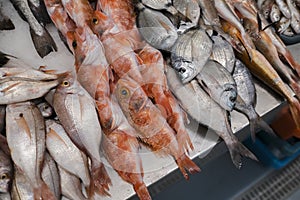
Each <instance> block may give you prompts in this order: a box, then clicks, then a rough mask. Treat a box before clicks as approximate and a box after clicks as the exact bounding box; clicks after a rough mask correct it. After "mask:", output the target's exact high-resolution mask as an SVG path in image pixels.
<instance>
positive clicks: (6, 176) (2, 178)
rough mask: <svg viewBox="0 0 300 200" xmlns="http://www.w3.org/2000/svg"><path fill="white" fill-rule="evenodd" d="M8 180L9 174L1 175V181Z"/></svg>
mask: <svg viewBox="0 0 300 200" xmlns="http://www.w3.org/2000/svg"><path fill="white" fill-rule="evenodd" d="M7 178H8V175H7V174H1V176H0V179H1V180H4V179H7Z"/></svg>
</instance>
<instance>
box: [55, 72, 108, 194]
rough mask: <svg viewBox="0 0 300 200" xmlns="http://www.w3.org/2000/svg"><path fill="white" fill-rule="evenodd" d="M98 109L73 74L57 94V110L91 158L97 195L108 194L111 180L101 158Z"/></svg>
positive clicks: (76, 142)
mask: <svg viewBox="0 0 300 200" xmlns="http://www.w3.org/2000/svg"><path fill="white" fill-rule="evenodd" d="M95 106H96V105H95V101H94V99H93V98H92V97H91V96H90V95H89V93H88V92H87V91H86V90H85V89H84V88H83V87H82V86H81V85H80V84H79V82H78V81H77V80H76V79H75V77H74V75H72V74H69V76H67V77H66V78H65V79H64V80H63V81H62V84H61V85H59V86H58V87H57V89H56V91H55V94H54V102H53V107H54V110H55V112H56V114H57V116H58V118H59V120H60V121H61V123H62V124H63V126H64V128H65V130H66V132H67V133H68V135H69V137H70V138H71V140H72V141H73V142H74V144H75V145H76V146H77V147H78V148H79V149H80V150H82V151H83V152H84V153H86V154H87V156H88V157H89V158H90V159H91V165H92V166H91V179H92V182H93V184H95V187H96V188H97V191H96V192H99V193H100V194H102V195H109V194H108V190H109V185H111V180H110V178H109V176H108V174H107V172H106V169H105V167H104V165H103V163H102V161H101V158H100V152H99V146H100V142H101V136H102V130H101V127H100V123H99V120H98V115H97V111H96V108H95ZM93 184H92V185H93Z"/></svg>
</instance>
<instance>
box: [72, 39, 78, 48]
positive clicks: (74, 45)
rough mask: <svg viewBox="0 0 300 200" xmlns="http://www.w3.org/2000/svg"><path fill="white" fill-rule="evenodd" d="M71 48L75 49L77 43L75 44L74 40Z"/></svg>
mask: <svg viewBox="0 0 300 200" xmlns="http://www.w3.org/2000/svg"><path fill="white" fill-rule="evenodd" d="M72 47H73V48H74V49H75V48H76V47H77V42H76V40H73V42H72Z"/></svg>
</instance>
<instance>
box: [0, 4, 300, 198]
mask: <svg viewBox="0 0 300 200" xmlns="http://www.w3.org/2000/svg"><path fill="white" fill-rule="evenodd" d="M26 2H27V1H26ZM44 2H45V6H46V9H47V12H48V14H49V16H50V18H51V20H52V21H53V23H54V24H55V26H56V27H57V29H58V30H59V31H60V33H61V35H62V36H63V37H64V38H65V40H66V42H67V45H68V47H69V49H70V51H71V52H72V53H73V55H74V59H75V63H74V72H73V73H62V74H53V73H52V72H51V71H47V70H44V69H42V71H40V70H29V69H26V70H24V69H23V70H22V69H19V68H1V70H2V71H1V70H0V72H1V73H0V75H1V79H0V88H1V93H0V94H1V99H2V100H1V101H0V104H1V105H6V107H2V111H3V109H5V111H6V114H2V118H1V119H2V120H1V121H0V122H2V123H3V119H5V121H6V125H5V134H6V138H5V137H1V140H0V142H1V144H3V145H1V151H0V153H2V152H3V154H0V156H1V157H0V158H1V159H2V160H1V162H0V164H3V165H4V167H2V166H1V165H0V167H2V168H0V170H2V171H3V173H2V171H0V172H1V174H0V178H1V180H0V181H2V182H1V183H4V184H3V185H4V186H5V187H4V189H3V191H4V192H7V191H9V185H10V181H11V177H12V173H14V180H13V184H12V190H11V194H12V198H13V199H36V200H37V199H60V198H61V197H62V196H64V197H67V198H69V199H93V198H95V199H97V196H98V195H100V196H108V195H109V188H110V186H111V184H113V183H112V181H111V179H110V177H109V175H108V173H107V172H106V169H105V166H104V164H103V162H102V158H101V156H100V153H101V152H103V154H104V156H105V157H106V159H107V161H108V163H109V164H110V165H111V166H112V167H113V168H114V170H115V171H116V172H117V173H118V175H119V176H120V177H121V178H122V179H123V180H124V181H126V182H128V183H130V184H132V186H133V188H134V190H135V191H136V193H137V195H138V197H139V198H140V199H151V196H150V194H149V192H148V190H147V187H146V185H145V183H144V181H143V175H144V173H143V165H142V162H141V158H140V154H139V151H140V146H141V145H143V146H145V147H147V148H148V149H150V150H151V151H152V152H154V153H155V154H157V155H159V156H171V157H173V158H174V161H175V162H176V164H177V165H178V167H179V170H180V171H181V172H182V174H183V176H184V177H185V178H186V179H188V178H189V175H188V173H191V174H193V173H196V172H199V171H200V169H199V167H198V166H197V165H196V164H195V163H194V162H193V161H192V160H191V159H190V158H189V157H188V153H189V152H190V151H191V150H193V144H192V141H191V139H190V137H189V134H188V132H187V129H186V124H187V123H188V119H187V115H186V113H188V114H189V116H190V117H192V118H193V119H194V120H196V121H197V122H199V123H200V124H203V125H205V126H207V127H208V128H209V129H211V130H213V131H215V132H216V133H217V134H218V135H219V136H220V137H221V138H222V139H223V140H224V142H225V143H226V145H227V146H228V149H229V152H230V155H231V158H232V161H233V163H234V165H235V166H236V167H238V168H240V167H241V163H242V162H241V158H242V156H246V157H249V158H251V159H254V160H256V157H255V156H254V155H253V154H252V153H251V152H250V151H249V150H248V149H247V148H246V147H245V146H243V145H242V144H241V143H240V142H239V141H238V139H237V138H236V137H235V136H234V134H233V133H232V129H231V127H230V119H229V112H230V111H232V110H233V109H235V110H237V111H239V112H242V113H243V114H245V115H246V116H247V117H248V119H249V122H250V128H251V135H252V137H253V138H254V136H255V131H256V129H257V128H262V129H264V130H265V131H266V132H268V133H270V134H274V133H273V131H272V129H271V128H270V127H269V126H268V125H267V124H266V123H265V122H264V121H263V120H262V119H261V118H260V117H259V115H258V114H257V112H256V111H255V103H256V94H255V87H254V84H253V82H252V78H251V74H250V72H249V71H248V69H250V71H251V72H252V73H253V74H254V75H255V76H257V77H258V78H260V79H261V80H262V81H263V82H265V83H266V84H267V85H268V86H270V87H271V88H272V89H274V90H275V91H276V92H278V93H279V94H281V95H282V96H283V97H285V98H286V99H287V101H288V103H289V105H290V111H291V113H292V116H293V118H294V120H295V123H296V124H297V125H298V126H300V121H299V120H300V104H299V101H298V99H297V98H298V96H299V91H300V90H299V85H298V80H299V74H298V73H299V72H300V70H299V69H300V68H299V67H300V66H299V64H298V63H296V62H295V61H294V59H293V57H292V56H291V54H290V52H289V51H288V50H287V49H286V47H285V46H284V44H283V43H282V42H281V40H280V39H278V36H277V35H275V34H274V32H273V31H272V30H271V29H268V28H267V29H262V28H261V27H262V26H264V27H265V26H267V25H268V24H267V21H266V20H265V19H264V18H263V17H262V16H261V13H260V12H259V11H258V9H257V5H256V3H255V2H253V1H245V0H235V1H228V0H201V1H199V2H197V1H196V0H172V1H170V0H141V1H139V2H134V3H133V2H132V1H130V0H98V1H97V2H93V4H90V3H89V1H87V0H79V1H78V0H45V1H44ZM22 8H23V7H22ZM135 10H136V11H137V15H136V12H135ZM237 10H238V12H237ZM241 21H243V23H241ZM162 52H163V53H162ZM4 56H5V55H4ZM282 58H283V59H282ZM245 65H246V66H245ZM283 80H284V81H285V82H283ZM286 83H287V84H288V85H286ZM52 88H56V89H55V91H54V94H53V93H52V97H51V93H49V90H51V89H52ZM46 94H47V99H48V101H49V103H50V104H51V105H53V108H54V111H55V115H56V118H55V119H54V120H53V119H49V118H47V117H49V113H48V109H49V108H50V107H49V105H47V106H45V104H44V103H43V104H41V105H39V106H36V105H35V103H34V102H35V101H36V100H35V101H33V99H38V98H41V97H43V96H44V95H46ZM294 94H296V96H297V98H296V97H294ZM49 96H50V97H51V98H48V97H49ZM30 100H31V101H30ZM38 108H40V109H42V110H39V109H38ZM0 111H1V110H0ZM41 111H42V112H41ZM0 113H2V112H0ZM42 113H44V118H43V115H42ZM53 115H54V114H53ZM45 118H46V119H45ZM9 156H11V159H12V161H13V164H12V163H11V162H10V160H9ZM12 165H14V168H15V170H14V172H12V171H11V170H12ZM70 183H73V184H70ZM1 185H2V184H1ZM0 194H1V193H0ZM1 195H2V194H1ZM1 198H2V197H1ZM3 198H9V197H3ZM100 198H101V197H100Z"/></svg>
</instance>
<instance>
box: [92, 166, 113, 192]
mask: <svg viewBox="0 0 300 200" xmlns="http://www.w3.org/2000/svg"><path fill="white" fill-rule="evenodd" d="M110 185H112V182H111V179H110V178H109V176H108V174H107V172H106V169H105V167H104V165H103V163H99V164H98V163H97V164H96V165H95V164H94V162H92V167H91V183H90V188H89V193H90V194H94V193H95V192H96V193H97V194H99V195H102V196H110V194H109V192H108V190H109V186H110Z"/></svg>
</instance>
